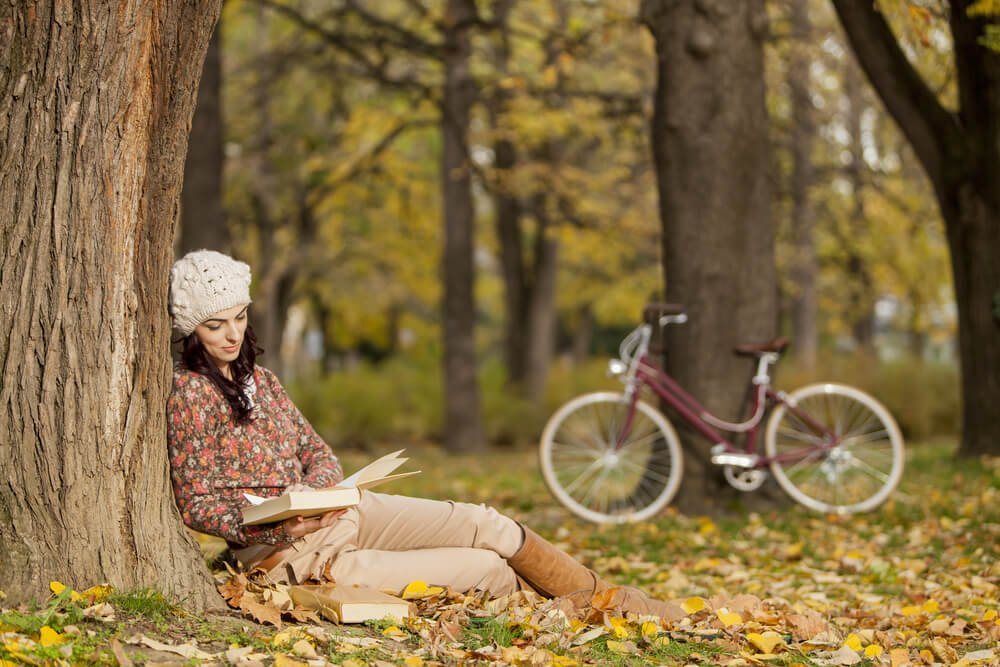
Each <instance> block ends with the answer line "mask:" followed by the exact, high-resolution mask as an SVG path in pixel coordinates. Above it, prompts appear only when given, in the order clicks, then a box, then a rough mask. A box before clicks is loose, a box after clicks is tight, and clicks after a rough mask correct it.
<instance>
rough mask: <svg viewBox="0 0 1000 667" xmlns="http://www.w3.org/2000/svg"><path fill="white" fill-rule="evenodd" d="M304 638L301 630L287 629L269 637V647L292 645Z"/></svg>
mask: <svg viewBox="0 0 1000 667" xmlns="http://www.w3.org/2000/svg"><path fill="white" fill-rule="evenodd" d="M305 636H306V634H305V632H304V631H303V630H302V629H301V628H288V629H287V630H282V631H281V632H277V633H275V635H274V636H273V637H271V645H272V646H283V645H284V644H294V643H295V642H297V641H298V640H300V639H304V638H305Z"/></svg>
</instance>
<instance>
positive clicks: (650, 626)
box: [639, 621, 660, 637]
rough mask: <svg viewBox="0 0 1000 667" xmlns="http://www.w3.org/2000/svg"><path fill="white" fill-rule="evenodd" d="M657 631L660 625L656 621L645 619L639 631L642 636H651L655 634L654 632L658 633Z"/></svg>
mask: <svg viewBox="0 0 1000 667" xmlns="http://www.w3.org/2000/svg"><path fill="white" fill-rule="evenodd" d="M659 631H660V626H658V625H657V624H656V623H653V622H652V621H646V622H645V623H643V624H642V627H641V628H640V630H639V633H640V634H641V635H642V636H643V637H652V636H655V635H656V633H658V632H659Z"/></svg>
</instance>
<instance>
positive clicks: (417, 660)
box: [403, 655, 424, 667]
mask: <svg viewBox="0 0 1000 667" xmlns="http://www.w3.org/2000/svg"><path fill="white" fill-rule="evenodd" d="M403 664H404V665H406V667H424V659H423V658H421V657H420V656H419V655H408V656H406V658H404V659H403Z"/></svg>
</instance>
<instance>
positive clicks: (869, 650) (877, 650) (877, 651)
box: [865, 644, 882, 658]
mask: <svg viewBox="0 0 1000 667" xmlns="http://www.w3.org/2000/svg"><path fill="white" fill-rule="evenodd" d="M880 655H882V647H881V646H879V645H878V644H869V645H868V646H866V647H865V657H866V658H877V657H879V656H880Z"/></svg>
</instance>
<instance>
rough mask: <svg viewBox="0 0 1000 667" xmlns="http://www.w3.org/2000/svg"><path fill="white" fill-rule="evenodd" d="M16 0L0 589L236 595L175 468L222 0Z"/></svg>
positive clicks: (2, 10) (7, 156)
mask: <svg viewBox="0 0 1000 667" xmlns="http://www.w3.org/2000/svg"><path fill="white" fill-rule="evenodd" d="M25 7H26V6H25V5H24V4H22V5H20V6H19V7H18V6H16V5H15V4H13V3H4V4H2V5H0V44H2V45H3V46H2V47H0V49H2V50H0V127H2V128H4V129H3V130H2V133H3V136H2V140H0V165H2V168H0V221H2V222H0V225H2V226H0V230H2V232H0V247H3V248H4V255H3V257H2V259H0V313H2V320H3V321H2V323H0V332H2V335H3V340H2V343H0V369H2V372H3V385H2V389H0V425H2V426H0V479H3V480H4V483H3V484H0V545H3V546H2V548H0V589H2V590H4V591H5V592H6V593H7V595H8V596H9V599H8V601H7V603H8V604H11V603H13V604H17V603H19V602H22V601H26V600H29V599H31V598H36V599H43V598H45V597H46V596H47V594H48V583H49V581H52V580H59V581H62V582H64V583H66V584H68V585H71V586H73V587H85V586H88V585H91V584H96V583H100V582H104V581H107V582H109V583H111V584H112V585H113V586H115V587H117V588H121V589H129V588H136V587H143V586H150V587H156V588H158V589H160V590H163V591H166V592H167V593H170V594H173V595H176V596H178V597H180V598H181V599H182V600H183V601H184V602H185V603H187V604H189V605H192V606H195V607H203V606H206V605H213V606H214V605H216V604H218V602H217V601H218V596H217V595H216V593H215V592H214V588H213V586H212V582H211V580H210V578H209V576H208V573H207V570H206V569H205V567H204V565H203V562H202V559H201V555H200V553H199V551H198V549H197V547H196V546H195V544H194V542H193V541H192V540H191V539H190V537H189V536H188V534H187V532H186V530H185V529H184V527H183V526H182V525H181V522H180V519H179V516H178V513H177V510H176V508H175V506H174V501H173V497H172V494H171V491H170V485H169V480H168V474H167V461H166V442H165V436H166V425H165V423H164V409H163V406H164V403H165V401H166V398H167V392H168V390H169V387H170V355H169V353H168V339H169V324H168V318H167V307H166V296H167V287H166V284H167V279H168V274H169V270H170V265H171V258H172V239H173V234H174V228H173V226H174V224H175V223H176V221H177V214H178V209H179V204H180V202H179V197H180V189H181V178H182V175H183V168H184V164H183V159H184V155H185V153H186V148H187V133H188V128H189V123H190V121H191V114H192V112H193V109H194V103H195V91H196V89H197V85H198V77H199V75H200V73H201V65H202V59H203V58H204V55H205V49H206V47H207V45H208V41H209V37H210V36H211V32H212V26H213V25H214V24H215V21H216V19H217V18H218V15H219V9H220V2H219V0H215V1H207V0H198V1H197V2H196V1H194V0H188V1H185V2H181V1H178V2H169V3H159V4H157V3H147V2H140V1H138V0H132V1H131V2H120V3H96V4H93V5H90V4H87V5H80V4H73V3H52V2H39V3H34V4H32V5H31V6H30V7H28V8H25Z"/></svg>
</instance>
